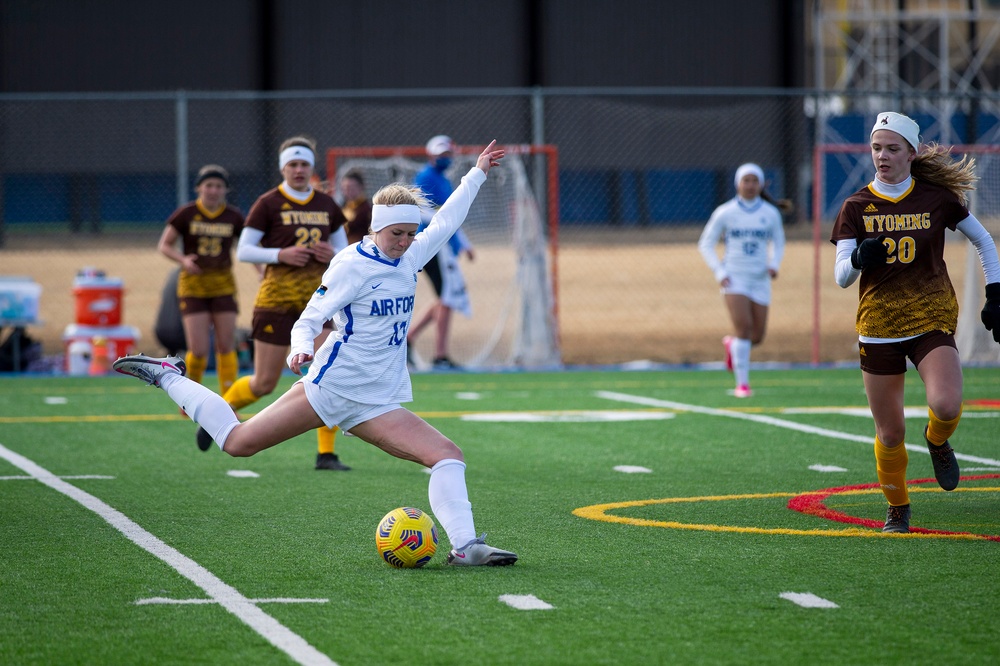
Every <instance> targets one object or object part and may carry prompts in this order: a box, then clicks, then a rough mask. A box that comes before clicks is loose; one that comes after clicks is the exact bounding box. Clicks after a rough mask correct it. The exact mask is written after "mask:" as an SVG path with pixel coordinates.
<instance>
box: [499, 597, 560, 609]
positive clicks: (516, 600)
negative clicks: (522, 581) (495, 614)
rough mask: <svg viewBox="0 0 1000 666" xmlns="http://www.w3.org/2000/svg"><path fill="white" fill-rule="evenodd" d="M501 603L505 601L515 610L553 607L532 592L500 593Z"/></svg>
mask: <svg viewBox="0 0 1000 666" xmlns="http://www.w3.org/2000/svg"><path fill="white" fill-rule="evenodd" d="M498 598H499V599H500V602H501V603H505V604H507V605H508V606H510V607H511V608H516V609H517V610H552V609H553V608H555V606H553V605H552V604H550V603H548V602H547V601H542V600H541V599H539V598H538V597H536V596H535V595H533V594H501V595H500V596H499V597H498Z"/></svg>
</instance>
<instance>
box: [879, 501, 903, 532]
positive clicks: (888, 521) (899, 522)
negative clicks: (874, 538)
mask: <svg viewBox="0 0 1000 666" xmlns="http://www.w3.org/2000/svg"><path fill="white" fill-rule="evenodd" d="M882 531H883V532H895V533H897V534H909V533H910V505H909V504H904V505H903V506H892V505H891V504H890V505H889V510H888V511H887V512H886V514H885V526H884V527H883V528H882Z"/></svg>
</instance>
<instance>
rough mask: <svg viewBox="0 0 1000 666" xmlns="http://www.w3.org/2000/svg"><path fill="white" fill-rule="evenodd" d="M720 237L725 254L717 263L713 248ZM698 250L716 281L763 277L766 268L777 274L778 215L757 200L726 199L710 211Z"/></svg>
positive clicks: (780, 253) (781, 248) (781, 233)
mask: <svg viewBox="0 0 1000 666" xmlns="http://www.w3.org/2000/svg"><path fill="white" fill-rule="evenodd" d="M723 234H725V240H724V242H725V252H724V253H723V257H722V261H719V256H718V254H717V253H716V250H715V246H716V244H717V243H718V242H719V238H721V237H722V236H723ZM768 245H770V246H771V247H770V253H769V252H768ZM698 251H699V252H701V256H702V257H704V259H705V263H706V264H708V267H709V268H711V269H712V272H713V273H714V274H715V279H716V280H717V281H718V282H721V281H722V280H723V278H725V277H727V276H731V275H739V276H741V277H745V278H748V279H762V278H767V277H768V273H767V271H768V269H774V270H775V271H777V270H778V269H779V268H780V267H781V260H782V258H783V257H784V255H785V230H784V228H783V227H782V226H781V212H780V211H778V209H777V208H776V207H775V206H773V205H771V204H769V203H768V202H766V201H764V200H763V199H761V198H760V197H758V198H756V199H754V200H753V201H750V202H747V201H744V200H743V199H740V198H739V197H735V198H733V199H730V200H729V201H727V202H726V203H724V204H722V205H721V206H719V207H718V208H716V209H715V211H713V212H712V216H711V217H710V218H709V220H708V224H706V225H705V229H704V231H702V232H701V238H700V239H699V240H698ZM769 254H770V256H768V255H769Z"/></svg>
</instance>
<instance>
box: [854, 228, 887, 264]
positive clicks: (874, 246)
mask: <svg viewBox="0 0 1000 666" xmlns="http://www.w3.org/2000/svg"><path fill="white" fill-rule="evenodd" d="M884 240H885V234H882V235H881V236H879V237H878V238H866V239H865V240H863V241H861V245H859V246H857V247H856V248H854V252H851V266H854V267H855V268H857V269H860V270H864V269H866V268H872V267H874V266H882V265H883V264H885V260H886V259H888V258H889V249H888V248H887V247H886V246H885V245H884V244H883V243H882V241H884Z"/></svg>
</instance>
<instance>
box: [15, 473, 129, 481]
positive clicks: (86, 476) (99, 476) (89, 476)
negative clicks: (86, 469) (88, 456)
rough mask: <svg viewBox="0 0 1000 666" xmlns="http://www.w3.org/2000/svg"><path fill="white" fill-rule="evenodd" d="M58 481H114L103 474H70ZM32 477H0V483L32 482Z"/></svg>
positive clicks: (111, 477)
mask: <svg viewBox="0 0 1000 666" xmlns="http://www.w3.org/2000/svg"><path fill="white" fill-rule="evenodd" d="M59 478H60V479H114V478H115V477H113V476H104V475H103V474H70V475H67V476H60V477H59ZM34 479H35V477H33V476H0V481H34Z"/></svg>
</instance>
